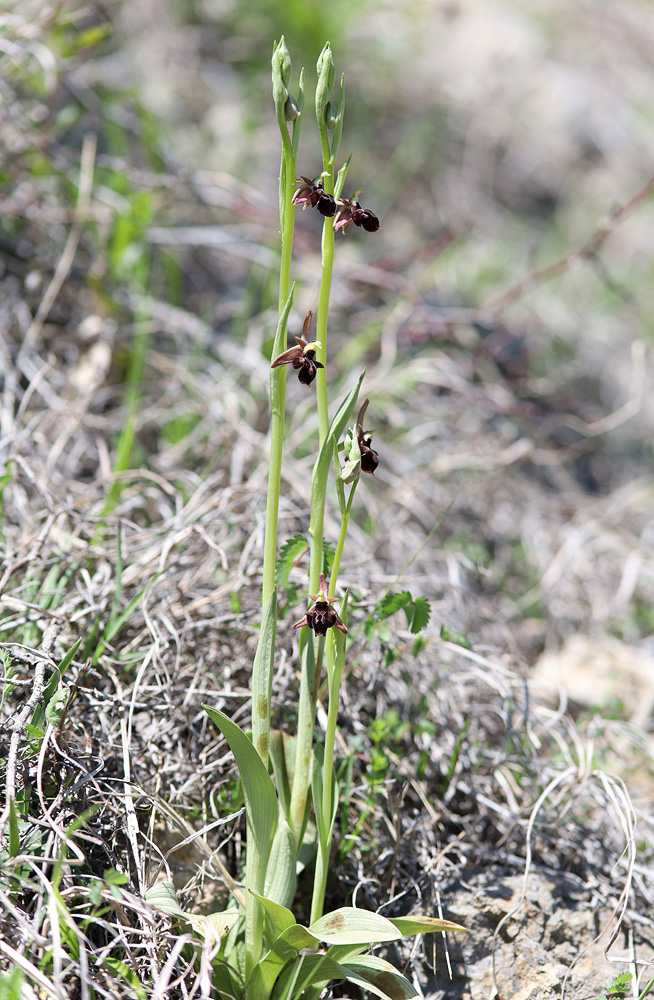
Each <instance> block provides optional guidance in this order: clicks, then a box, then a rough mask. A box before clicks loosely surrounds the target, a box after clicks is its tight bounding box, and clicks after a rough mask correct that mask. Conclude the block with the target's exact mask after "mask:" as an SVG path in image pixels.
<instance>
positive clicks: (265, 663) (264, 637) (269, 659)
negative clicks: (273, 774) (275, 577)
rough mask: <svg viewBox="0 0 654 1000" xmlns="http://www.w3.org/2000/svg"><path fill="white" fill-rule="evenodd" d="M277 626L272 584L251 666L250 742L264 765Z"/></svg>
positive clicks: (268, 739)
mask: <svg viewBox="0 0 654 1000" xmlns="http://www.w3.org/2000/svg"><path fill="white" fill-rule="evenodd" d="M276 629H277V591H276V589H275V588H274V587H273V591H272V594H271V595H270V600H269V601H268V606H267V607H266V608H265V610H264V612H263V616H262V619H261V629H260V631H259V641H258V643H257V651H256V653H255V654H254V663H253V665H252V742H253V744H254V747H255V749H256V751H257V753H258V754H259V756H260V757H261V760H262V761H263V763H264V764H265V766H266V767H267V766H268V748H269V743H270V699H271V696H272V676H273V668H274V665H275V632H276Z"/></svg>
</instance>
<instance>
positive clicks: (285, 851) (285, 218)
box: [98, 38, 462, 1000]
mask: <svg viewBox="0 0 654 1000" xmlns="http://www.w3.org/2000/svg"><path fill="white" fill-rule="evenodd" d="M317 74H318V81H317V86H316V92H315V112H316V121H317V126H318V134H319V138H320V146H321V150H322V171H321V173H320V175H319V176H318V177H317V178H315V179H311V178H309V177H306V176H303V177H302V178H301V179H300V180H299V181H297V182H296V177H297V173H298V170H297V157H298V149H299V140H300V130H301V125H302V121H303V116H304V103H305V87H304V71H302V72H301V73H300V76H299V81H298V84H297V97H296V96H294V95H293V94H292V93H291V91H290V89H289V87H290V83H291V58H290V55H289V52H288V49H287V47H286V43H285V41H284V39H283V38H282V40H281V41H280V42H279V44H276V45H275V48H274V52H273V59H272V80H273V98H274V104H275V111H276V116H277V122H278V125H279V129H280V134H281V140H282V158H281V168H280V182H279V215H280V227H281V261H280V278H279V307H278V324H277V330H276V333H275V338H274V343H273V349H272V363H271V373H270V404H271V431H270V440H271V448H270V464H269V477H268V498H267V507H266V533H265V541H264V561H263V586H262V619H261V628H260V633H259V642H258V646H257V651H256V655H255V659H254V664H253V669H252V681H251V693H252V717H251V732H250V733H248V732H245V731H244V730H243V729H241V728H240V727H239V726H237V725H236V723H234V722H233V721H232V720H231V719H230V718H229V717H228V716H227V715H225V714H224V713H223V712H220V711H217V710H216V709H215V708H212V707H211V706H207V705H205V709H206V711H207V713H208V714H209V716H210V717H211V719H212V720H213V721H214V722H215V724H216V725H217V726H218V728H219V729H220V731H221V732H222V734H223V735H224V737H225V738H226V740H227V742H228V744H229V746H230V748H231V750H232V752H233V754H234V757H235V759H236V763H237V765H238V769H239V774H240V779H241V787H242V792H243V798H244V804H245V812H246V820H247V841H246V861H245V873H244V880H243V884H240V883H235V882H233V881H232V883H231V884H230V889H231V892H232V903H231V904H230V906H229V907H228V908H227V910H226V911H224V912H223V913H219V914H214V915H213V916H212V917H211V918H207V917H202V918H200V917H196V916H194V915H193V914H190V913H187V912H185V911H183V910H182V909H181V907H180V906H179V904H178V902H177V899H176V896H175V893H174V890H173V887H172V886H171V885H170V884H169V883H164V884H160V885H157V886H156V887H155V888H154V889H153V890H151V892H150V894H149V899H150V901H151V902H152V903H153V904H154V905H156V906H158V907H159V908H160V909H163V910H164V911H165V912H167V913H169V914H171V915H173V916H177V917H179V918H180V919H184V920H186V921H188V922H189V923H190V924H191V926H192V927H193V929H194V930H195V931H196V932H198V933H201V934H203V935H204V936H205V938H206V937H211V939H212V941H214V942H216V941H217V942H219V950H218V953H217V956H216V958H215V960H214V962H213V984H214V988H215V989H216V990H217V994H218V995H219V996H221V997H225V998H227V997H234V996H243V995H247V997H248V1000H269V998H271V997H275V998H279V1000H282V998H283V1000H299V998H303V1000H316V998H317V997H318V996H319V995H320V994H321V993H322V991H323V989H324V988H325V987H326V986H327V985H328V984H329V983H330V982H332V981H333V980H348V981H349V982H351V983H354V984H356V985H357V986H359V987H360V988H362V989H365V990H368V991H371V992H372V993H374V994H376V995H377V996H379V997H382V998H389V1000H390V998H392V1000H395V998H400V997H407V998H408V997H412V996H415V995H417V994H416V991H415V990H414V988H413V986H412V985H411V984H410V983H409V982H408V980H407V979H406V978H405V977H404V976H402V975H401V974H400V973H399V972H398V971H397V970H396V969H395V968H394V967H393V966H392V965H390V964H389V963H388V962H387V961H385V960H384V959H382V958H380V957H378V956H376V955H370V954H366V951H367V949H368V948H369V946H370V945H373V944H381V943H383V942H389V941H395V940H398V939H400V938H402V937H404V936H407V935H413V934H421V933H426V932H435V931H445V930H461V929H462V928H460V927H459V926H458V925H457V924H454V923H451V922H450V921H446V920H441V919H438V918H435V917H431V916H411V917H402V918H386V917H383V916H380V915H379V914H377V913H374V912H370V911H366V910H361V909H357V908H355V907H349V906H345V907H341V908H339V909H337V910H335V911H333V912H331V913H328V914H324V913H323V909H324V899H325V891H326V885H327V877H328V872H329V865H330V855H331V847H332V837H333V832H334V825H335V821H336V816H337V813H338V810H339V804H340V803H341V793H340V789H339V783H338V780H337V776H336V775H335V772H334V758H335V753H334V748H335V738H336V728H337V715H338V705H339V697H340V690H341V683H342V680H343V676H344V671H345V655H346V644H347V635H348V627H347V619H348V594H347V592H346V593H345V594H344V595H343V596H342V597H341V598H340V600H339V599H338V598H337V596H336V585H337V580H338V574H339V569H340V564H341V559H342V556H343V552H344V548H345V542H346V537H347V531H348V524H349V519H350V515H351V511H352V502H353V499H354V495H355V491H356V489H357V485H358V483H359V480H360V478H361V474H362V473H367V474H369V475H372V474H373V473H374V472H375V469H376V468H377V465H378V462H379V456H378V454H377V452H376V451H375V450H374V449H373V447H372V434H371V432H369V431H366V430H365V429H364V421H365V416H366V410H367V406H368V400H365V402H364V403H363V405H362V406H360V408H359V410H358V416H357V418H356V419H355V421H354V425H353V426H350V429H349V430H348V425H350V422H351V417H352V414H353V413H354V412H355V407H356V405H357V398H358V395H359V390H360V388H361V384H362V381H363V377H364V374H365V373H364V372H361V374H360V375H359V376H358V378H357V379H356V380H355V381H354V384H353V386H352V388H351V389H350V391H349V392H348V393H347V395H346V396H345V398H344V399H343V400H342V401H341V403H340V404H339V405H338V406H336V407H335V413H334V415H333V416H332V417H331V419H330V415H329V409H330V407H329V400H328V381H327V374H328V354H327V332H328V314H329V300H330V292H331V281H332V269H333V262H334V252H335V234H336V233H337V232H338V231H339V230H340V231H342V233H343V234H345V233H346V232H347V231H348V229H349V228H350V227H351V226H354V227H357V228H359V229H362V230H364V231H366V232H370V233H374V232H375V231H377V230H378V229H379V228H380V225H379V220H378V218H377V216H376V215H375V213H374V212H372V211H371V210H370V209H365V208H362V206H361V205H360V204H359V202H358V200H357V194H358V192H357V194H355V195H353V196H352V197H351V198H345V197H344V196H343V188H344V184H345V180H346V175H347V171H348V166H349V160H346V162H345V163H344V164H343V165H342V166H341V167H340V169H339V170H338V171H337V157H338V152H339V146H340V141H341V134H342V130H343V118H344V110H345V87H344V79H343V78H342V77H341V80H340V84H339V86H338V89H337V91H335V75H336V74H335V67H334V61H333V57H332V52H331V48H330V46H329V44H327V45H325V47H324V49H323V51H322V53H321V55H320V58H319V60H318V65H317ZM296 183H299V187H297V188H296ZM297 205H302V206H303V207H304V208H307V207H311V208H314V209H317V210H318V211H319V213H320V214H321V215H322V216H323V220H324V221H323V231H322V270H321V282H320V292H319V297H318V304H317V315H316V335H315V337H316V339H315V340H313V339H312V334H311V325H312V321H313V314H312V312H309V313H308V315H307V317H306V319H305V322H304V328H303V331H302V336H301V337H296V338H295V345H294V346H291V347H288V346H287V326H288V320H289V315H290V312H291V309H292V305H293V293H294V287H293V285H292V283H291V259H292V258H291V254H292V246H293V231H294V219H295V208H296V206H297ZM289 368H292V369H293V370H294V371H296V372H297V374H298V380H299V382H300V383H301V384H302V385H304V386H305V387H307V388H308V390H309V391H312V390H311V387H312V386H313V385H314V384H315V393H316V410H317V418H318V419H317V422H318V439H317V441H316V445H315V447H316V458H315V462H314V467H313V474H312V483H311V504H310V520H309V532H308V538H304V537H303V536H298V535H296V536H294V537H293V538H291V539H287V540H286V541H285V542H284V543H283V544H282V546H281V552H279V537H278V507H279V494H280V484H281V478H282V460H283V443H284V425H285V410H286V373H287V369H289ZM346 431H347V433H346ZM341 453H343V458H344V459H345V461H344V464H343V465H341ZM332 469H333V473H334V480H335V485H336V495H337V498H338V506H339V513H340V529H339V534H338V538H337V540H336V544H335V547H334V549H333V552H331V551H330V550H329V548H328V546H327V545H326V543H325V538H324V520H325V505H326V497H327V486H328V480H329V476H330V470H332ZM307 549H308V552H309V570H308V577H309V579H308V593H309V600H308V607H307V609H306V611H305V613H304V615H303V616H302V617H301V618H300V619H299V620H298V621H296V622H295V623H294V624H293V625H292V628H293V629H295V630H296V631H297V632H298V638H299V643H298V645H299V659H300V664H301V675H300V688H299V695H298V706H297V728H296V731H295V733H294V734H292V735H291V734H288V733H286V732H281V731H277V730H273V729H272V728H271V700H272V678H273V666H274V659H275V647H276V630H277V621H278V609H277V586H280V587H282V588H283V589H284V590H285V593H286V599H287V601H293V600H294V599H295V596H296V590H295V587H294V585H292V584H290V583H289V579H290V571H291V568H292V567H293V565H294V564H295V563H296V562H297V560H299V559H301V558H302V556H303V554H304V553H305V551H306V550H307ZM327 574H329V582H328V580H327ZM400 608H401V609H403V610H404V612H405V614H406V616H407V623H408V626H409V629H410V631H411V632H412V633H414V634H417V633H419V632H420V631H421V629H422V628H423V627H424V625H425V624H426V623H427V621H428V619H429V605H428V604H427V602H426V601H425V600H424V598H420V597H419V598H417V599H416V600H414V599H413V598H412V596H411V594H409V593H408V592H404V593H402V594H388V595H386V597H385V598H384V599H383V601H382V602H381V603H380V606H379V608H378V609H377V614H376V617H375V620H376V621H381V620H382V619H383V618H385V617H388V616H389V615H390V614H392V613H393V612H394V611H395V610H399V609H400ZM103 638H104V636H103ZM101 642H102V640H101ZM98 648H100V647H98ZM325 675H326V689H327V699H328V707H327V723H326V732H325V740H324V744H321V743H319V742H317V741H316V740H315V733H314V722H315V715H316V705H317V699H318V693H319V690H320V688H321V685H322V684H323V678H324V676H325ZM398 727H399V728H398ZM400 730H401V723H400V720H399V719H396V718H394V719H391V718H389V719H387V720H386V725H385V726H382V728H381V730H380V731H379V732H378V733H377V732H376V731H375V733H373V734H372V735H373V744H374V747H373V770H374V775H373V777H372V779H371V780H372V781H373V783H375V782H376V783H377V784H378V783H379V782H380V781H381V780H382V779H383V775H384V774H385V773H386V767H387V764H388V762H387V760H386V756H385V753H384V749H383V747H384V744H385V743H386V742H387V741H388V740H389V739H392V738H393V735H394V734H397V732H399V731H400ZM346 774H347V769H346ZM311 813H312V814H313V815H311ZM301 857H302V862H301V863H302V865H305V866H306V865H307V864H309V865H310V864H311V859H313V868H314V880H313V892H312V898H311V916H310V923H309V926H308V927H305V926H302V925H301V924H299V923H298V922H297V921H296V919H295V917H294V915H293V912H292V910H291V907H292V905H293V902H294V899H295V895H296V888H297V873H298V867H299V865H300V858H301ZM307 859H309V860H307Z"/></svg>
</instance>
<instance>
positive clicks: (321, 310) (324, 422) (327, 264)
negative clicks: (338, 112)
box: [316, 159, 335, 447]
mask: <svg viewBox="0 0 654 1000" xmlns="http://www.w3.org/2000/svg"><path fill="white" fill-rule="evenodd" d="M324 171H326V173H325V174H324V175H323V186H324V188H325V191H326V192H327V194H333V193H334V161H333V160H331V159H328V160H327V162H326V163H325V164H324ZM334 236H335V233H334V221H333V219H325V221H324V223H323V227H322V244H321V246H322V269H321V273H320V295H319V298H318V317H317V319H316V340H318V341H320V344H321V346H320V347H319V348H318V350H317V351H316V358H317V360H318V361H319V362H320V363H321V364H322V365H325V366H326V364H327V320H328V316H329V296H330V293H331V286H332V272H333V269H334ZM316 401H317V405H318V433H319V436H320V440H319V444H320V447H322V444H323V442H324V440H325V438H326V437H327V430H328V429H329V413H328V410H327V369H326V367H325V368H319V369H318V374H317V375H316Z"/></svg>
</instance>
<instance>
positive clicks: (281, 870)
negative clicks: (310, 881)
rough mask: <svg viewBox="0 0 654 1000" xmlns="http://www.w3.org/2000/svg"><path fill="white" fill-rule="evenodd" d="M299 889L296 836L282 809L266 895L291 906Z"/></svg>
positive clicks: (267, 878) (268, 874)
mask: <svg viewBox="0 0 654 1000" xmlns="http://www.w3.org/2000/svg"><path fill="white" fill-rule="evenodd" d="M296 889H297V851H296V848H295V836H294V834H293V831H292V830H291V828H290V826H289V823H288V820H287V819H286V816H285V815H284V814H283V813H282V812H281V811H280V814H279V820H278V823H277V830H276V831H275V839H274V840H273V845H272V850H271V852H270V860H269V862H268V873H267V875H266V886H265V890H266V896H267V897H268V898H269V899H272V900H274V902H275V903H279V904H281V906H283V907H286V906H290V905H291V903H292V902H293V900H294V899H295V891H296Z"/></svg>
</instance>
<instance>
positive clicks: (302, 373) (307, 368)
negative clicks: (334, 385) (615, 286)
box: [270, 311, 325, 385]
mask: <svg viewBox="0 0 654 1000" xmlns="http://www.w3.org/2000/svg"><path fill="white" fill-rule="evenodd" d="M312 319H313V313H312V312H311V311H309V312H308V313H307V315H306V318H305V320H304V326H303V327H302V336H301V337H296V338H295V340H296V343H297V347H289V348H288V350H286V351H282V353H281V354H278V355H277V357H276V358H274V359H273V361H272V363H271V365H270V367H271V368H279V366H280V365H293V367H294V368H295V369H296V370H297V377H298V379H299V380H300V382H302V384H303V385H311V383H312V382H313V380H314V378H315V377H316V372H317V371H318V369H319V368H324V367H325V366H324V365H323V364H321V363H320V361H316V351H317V350H318V348H319V347H322V344H321V343H320V341H319V340H313V341H311V342H309V341H308V340H307V339H306V338H307V336H308V335H309V327H310V326H311V320H312Z"/></svg>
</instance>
